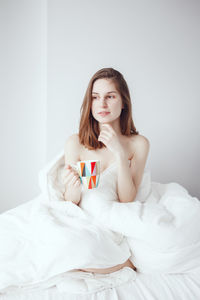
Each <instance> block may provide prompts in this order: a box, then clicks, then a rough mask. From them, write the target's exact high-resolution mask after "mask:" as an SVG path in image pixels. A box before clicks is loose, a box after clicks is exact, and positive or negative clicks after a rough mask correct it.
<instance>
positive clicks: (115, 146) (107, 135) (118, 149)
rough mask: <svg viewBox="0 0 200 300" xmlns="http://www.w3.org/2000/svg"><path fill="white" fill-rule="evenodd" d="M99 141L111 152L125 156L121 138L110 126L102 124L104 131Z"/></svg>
mask: <svg viewBox="0 0 200 300" xmlns="http://www.w3.org/2000/svg"><path fill="white" fill-rule="evenodd" d="M98 141H100V142H102V143H104V145H105V146H106V147H107V148H108V149H109V150H110V151H111V152H113V154H115V156H116V155H120V154H124V150H123V147H122V145H121V143H120V141H119V138H118V136H117V134H116V132H115V131H114V129H113V128H112V127H111V126H110V125H109V124H102V130H101V132H100V135H99V137H98Z"/></svg>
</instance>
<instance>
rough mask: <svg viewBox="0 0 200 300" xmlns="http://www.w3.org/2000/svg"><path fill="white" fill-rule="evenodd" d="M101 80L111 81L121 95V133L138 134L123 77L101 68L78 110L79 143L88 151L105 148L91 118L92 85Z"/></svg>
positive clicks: (114, 71)
mask: <svg viewBox="0 0 200 300" xmlns="http://www.w3.org/2000/svg"><path fill="white" fill-rule="evenodd" d="M102 78H106V79H111V80H112V82H113V83H114V84H115V87H116V89H117V91H118V92H119V93H120V95H121V98H122V103H123V105H124V108H123V109H122V112H121V115H120V128H121V133H122V134H123V135H126V136H131V135H134V134H135V135H136V134H139V132H138V131H136V128H135V126H134V123H133V119H132V105H131V98H130V93H129V89H128V86H127V83H126V81H125V79H124V77H123V75H122V74H121V73H120V72H119V71H117V70H115V69H113V68H103V69H101V70H99V71H97V72H96V73H95V74H94V75H93V76H92V78H91V79H90V81H89V84H88V87H87V90H86V93H85V96H84V99H83V103H82V106H81V109H80V113H81V117H80V124H79V142H80V143H81V144H83V145H84V146H85V147H86V148H88V149H90V150H93V149H98V148H102V147H105V145H104V144H103V143H102V142H99V141H98V136H99V134H100V131H99V125H98V122H97V121H96V120H95V119H94V118H93V116H92V112H91V106H92V88H93V84H94V82H95V81H96V80H97V79H102Z"/></svg>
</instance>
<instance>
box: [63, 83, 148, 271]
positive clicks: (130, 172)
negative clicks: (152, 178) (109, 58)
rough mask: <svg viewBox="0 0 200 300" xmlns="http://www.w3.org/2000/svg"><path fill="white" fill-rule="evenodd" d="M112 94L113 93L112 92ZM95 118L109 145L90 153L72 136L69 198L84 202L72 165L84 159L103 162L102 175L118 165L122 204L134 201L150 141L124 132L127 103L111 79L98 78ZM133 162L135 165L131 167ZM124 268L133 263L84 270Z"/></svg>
mask: <svg viewBox="0 0 200 300" xmlns="http://www.w3.org/2000/svg"><path fill="white" fill-rule="evenodd" d="M111 92H112V93H111ZM92 97H93V100H92V107H91V111H92V115H93V117H94V118H95V119H96V120H97V121H98V122H99V128H100V134H99V137H98V140H99V141H101V142H102V143H104V145H105V146H106V147H105V148H103V149H97V150H88V149H86V148H85V147H84V146H83V145H80V144H79V140H78V135H77V134H74V135H72V136H71V137H70V138H69V139H68V140H67V142H66V145H65V164H66V166H65V168H66V173H65V177H64V183H65V185H66V192H65V199H66V200H69V201H73V202H74V203H75V204H77V205H78V204H79V203H80V201H81V182H80V179H79V176H78V173H77V172H76V171H75V170H74V169H73V168H72V167H71V166H70V164H75V163H76V162H77V161H80V160H87V159H98V160H100V162H101V163H100V165H101V172H102V171H104V170H105V169H106V168H107V167H108V166H109V165H110V162H111V161H116V162H117V168H118V177H117V193H118V198H119V201H120V202H131V201H134V199H135V197H136V194H137V191H138V188H139V185H140V183H141V180H142V176H143V172H144V168H145V164H146V159H147V156H148V152H149V141H148V140H147V138H146V137H144V136H142V135H135V136H132V137H126V136H123V135H122V134H121V131H120V114H121V111H122V109H123V102H122V99H121V95H120V93H119V92H118V91H117V89H116V87H115V85H114V83H113V82H112V81H111V80H110V79H98V80H96V81H95V82H94V84H93V89H92ZM100 111H108V112H110V113H109V114H108V115H107V116H104V117H102V116H101V115H99V112H100ZM128 159H131V166H130V167H129V165H128ZM124 266H128V267H131V268H133V269H134V266H133V264H132V263H131V262H130V260H127V261H126V262H124V263H123V264H120V265H117V266H114V267H112V268H106V269H84V270H82V271H87V272H96V273H111V272H115V271H117V270H119V269H121V268H123V267H124Z"/></svg>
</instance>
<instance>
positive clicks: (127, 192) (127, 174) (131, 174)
mask: <svg viewBox="0 0 200 300" xmlns="http://www.w3.org/2000/svg"><path fill="white" fill-rule="evenodd" d="M149 146H150V145H149V141H148V140H147V138H145V137H144V136H137V138H136V139H135V143H134V156H133V158H132V160H131V167H130V168H129V166H128V162H127V157H125V156H124V154H123V153H122V154H120V155H118V157H117V161H118V179H117V191H118V197H119V201H120V202H132V201H134V199H135V197H136V195H137V191H138V188H139V185H140V183H141V180H142V177H143V173H144V168H145V164H146V160H147V156H148V152H149Z"/></svg>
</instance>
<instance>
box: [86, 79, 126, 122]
mask: <svg viewBox="0 0 200 300" xmlns="http://www.w3.org/2000/svg"><path fill="white" fill-rule="evenodd" d="M122 108H123V103H122V99H121V96H120V94H119V92H118V91H117V89H116V87H115V84H114V83H113V82H112V80H110V79H97V80H96V81H95V82H94V84H93V88H92V107H91V110H92V115H93V117H94V119H95V120H97V121H98V122H99V123H111V122H113V121H115V120H117V119H119V117H120V114H121V110H122Z"/></svg>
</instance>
